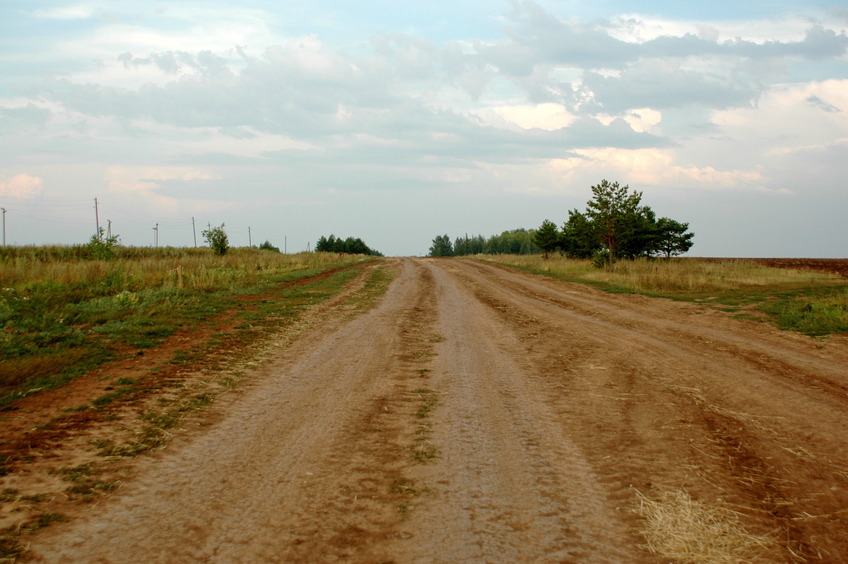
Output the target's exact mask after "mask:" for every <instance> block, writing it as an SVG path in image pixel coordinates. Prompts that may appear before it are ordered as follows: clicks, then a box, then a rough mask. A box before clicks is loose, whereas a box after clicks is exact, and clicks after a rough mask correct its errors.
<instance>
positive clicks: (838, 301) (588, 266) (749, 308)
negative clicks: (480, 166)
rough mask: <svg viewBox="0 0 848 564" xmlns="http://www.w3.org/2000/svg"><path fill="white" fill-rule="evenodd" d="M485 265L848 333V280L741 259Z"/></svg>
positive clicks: (804, 328) (538, 260)
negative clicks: (600, 266) (601, 265)
mask: <svg viewBox="0 0 848 564" xmlns="http://www.w3.org/2000/svg"><path fill="white" fill-rule="evenodd" d="M482 260H485V261H489V262H495V263H498V264H503V265H507V266H511V267H513V268H517V269H520V270H524V271H527V272H532V273H535V274H541V275H544V276H549V277H552V278H556V279H559V280H564V281H568V282H577V283H581V284H587V285H591V286H594V287H596V288H598V289H600V290H604V291H607V292H627V293H638V294H643V295H647V296H652V297H664V298H672V299H676V300H682V301H691V302H696V303H699V304H702V305H705V306H709V307H713V308H717V309H721V310H723V311H727V312H729V313H733V314H735V315H737V316H738V317H741V318H746V319H754V320H757V321H763V320H764V319H765V320H768V321H770V322H771V323H773V324H774V325H776V326H778V327H780V328H781V329H784V330H789V331H797V332H800V333H804V334H807V335H811V336H824V335H831V334H844V333H848V282H846V281H845V279H843V278H840V277H839V276H838V275H835V274H834V275H831V274H825V273H820V272H809V271H804V270H793V269H785V268H774V267H767V266H763V265H761V264H757V263H755V262H749V261H740V260H733V261H717V260H709V261H706V260H698V259H672V260H662V259H658V260H636V261H619V262H618V263H616V265H615V267H614V268H612V269H598V268H595V267H594V266H593V265H592V263H591V261H588V260H585V261H584V260H573V259H566V258H561V257H559V258H556V257H555V258H550V259H547V260H545V259H543V258H542V257H541V256H538V255H535V256H534V255H531V256H518V255H497V256H488V257H483V259H482Z"/></svg>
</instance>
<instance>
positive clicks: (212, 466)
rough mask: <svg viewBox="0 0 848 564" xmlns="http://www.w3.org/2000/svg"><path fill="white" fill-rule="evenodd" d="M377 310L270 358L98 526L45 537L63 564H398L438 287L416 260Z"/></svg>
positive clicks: (95, 516)
mask: <svg viewBox="0 0 848 564" xmlns="http://www.w3.org/2000/svg"><path fill="white" fill-rule="evenodd" d="M400 270H401V272H400V274H399V276H398V278H397V279H396V281H395V282H394V283H393V285H392V287H391V289H390V291H389V294H388V295H387V296H386V298H385V299H384V301H383V302H382V303H381V305H380V306H378V308H376V309H375V310H373V311H371V312H369V313H367V314H365V315H363V316H362V317H360V318H358V319H355V320H354V321H352V322H350V323H348V324H346V325H344V326H342V327H341V328H340V329H339V330H338V331H336V332H334V333H332V334H329V335H320V334H312V335H311V336H310V337H311V338H312V339H314V341H313V340H310V339H309V338H307V339H303V340H301V341H299V342H298V343H296V344H295V345H294V346H292V347H291V348H290V349H289V350H285V351H283V352H281V353H280V354H279V356H278V357H276V358H271V359H269V360H268V361H267V362H266V364H264V366H263V367H262V368H260V369H259V371H260V372H259V373H258V374H256V375H254V376H253V379H254V381H255V382H256V383H255V384H252V385H251V387H250V389H248V390H246V391H245V392H243V394H242V397H240V398H239V399H238V401H237V402H235V401H234V402H232V403H231V405H230V406H229V409H228V412H227V413H226V416H225V417H224V418H223V419H222V420H221V421H220V422H219V423H218V424H216V425H214V426H213V427H212V428H211V429H210V430H209V431H208V432H207V433H205V434H203V435H202V436H199V437H196V438H194V439H193V440H190V441H186V444H182V445H175V446H174V448H173V449H171V450H169V451H166V452H165V453H163V454H162V455H161V456H160V459H159V460H157V461H155V462H153V463H152V464H150V466H149V467H148V468H147V469H146V470H145V471H144V472H143V473H142V475H141V476H140V478H139V479H138V480H137V481H136V482H135V483H133V484H132V485H130V486H127V487H126V488H125V489H124V491H122V492H121V493H120V495H115V496H113V497H112V498H111V499H109V500H107V501H106V502H104V503H103V504H102V506H101V507H98V508H96V512H95V511H92V513H91V515H90V516H88V518H85V519H81V520H79V521H78V522H75V523H73V524H71V525H69V526H67V527H62V526H59V527H57V528H56V531H55V532H50V533H47V534H45V535H44V536H43V537H39V538H38V539H37V543H36V544H34V545H33V554H34V556H35V558H37V559H40V560H43V561H50V562H83V561H85V562H138V561H141V560H143V561H146V562H276V561H286V562H288V561H304V562H307V561H310V562H319V561H336V560H348V559H351V558H355V559H356V560H358V561H386V560H389V557H388V556H387V555H386V554H385V552H384V548H383V547H382V545H383V543H384V541H385V540H386V539H387V538H389V537H391V536H392V535H396V534H399V533H398V530H397V526H398V524H399V523H400V522H401V521H402V520H403V519H404V515H405V513H404V510H406V509H408V506H409V505H410V503H411V502H410V499H409V498H410V493H409V492H411V491H415V490H414V484H412V482H411V481H410V480H409V478H407V477H406V476H405V475H404V473H405V471H406V468H407V467H410V466H413V465H414V464H415V463H414V461H413V459H412V456H411V449H412V445H413V443H414V433H415V430H416V425H415V418H414V412H415V409H416V408H417V405H418V403H419V396H418V395H417V394H415V393H414V390H416V389H418V388H419V387H421V385H422V380H424V379H426V375H427V372H426V368H423V367H425V366H426V363H427V362H429V360H430V355H429V354H428V349H430V348H432V344H431V343H430V342H429V340H428V339H427V336H428V335H429V332H428V331H429V327H428V322H430V321H432V319H433V315H432V313H431V312H432V311H433V309H432V305H431V304H430V303H429V299H430V296H431V295H432V292H430V291H428V287H429V285H430V284H431V283H432V282H431V281H430V279H429V278H428V276H426V273H425V275H422V274H421V272H420V267H418V266H416V265H414V264H412V263H411V262H409V261H405V262H404V263H403V264H402V266H401V267H400Z"/></svg>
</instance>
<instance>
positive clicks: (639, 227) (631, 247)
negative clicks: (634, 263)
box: [616, 206, 658, 260]
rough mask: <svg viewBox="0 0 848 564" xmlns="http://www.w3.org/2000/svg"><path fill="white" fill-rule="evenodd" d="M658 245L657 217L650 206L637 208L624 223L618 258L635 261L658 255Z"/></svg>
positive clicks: (627, 216) (626, 216)
mask: <svg viewBox="0 0 848 564" xmlns="http://www.w3.org/2000/svg"><path fill="white" fill-rule="evenodd" d="M657 244H658V231H657V216H656V214H655V213H654V211H653V210H652V209H651V208H650V207H648V206H636V207H635V208H634V209H631V210H629V211H628V213H627V214H626V215H625V216H624V219H623V221H622V229H621V233H620V237H619V240H618V245H617V250H616V257H617V258H626V259H631V260H632V259H635V258H637V257H650V256H653V255H654V254H656V252H657Z"/></svg>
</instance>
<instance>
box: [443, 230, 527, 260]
mask: <svg viewBox="0 0 848 564" xmlns="http://www.w3.org/2000/svg"><path fill="white" fill-rule="evenodd" d="M535 234H536V231H535V230H534V229H512V230H510V231H504V232H503V233H501V234H500V235H492V236H491V237H488V238H486V237H483V236H482V235H472V236H471V237H469V236H468V235H467V234H466V235H465V236H462V237H457V238H456V239H455V240H454V241H451V238H450V237H449V236H448V235H437V236H436V237H435V238H434V239H433V244H432V245H431V246H430V254H429V256H431V257H453V256H467V255H536V254H539V253H540V252H542V251H541V249H539V247H537V246H536V244H535V243H534V242H533V238H534V236H535Z"/></svg>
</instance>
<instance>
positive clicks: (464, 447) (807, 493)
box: [25, 259, 848, 563]
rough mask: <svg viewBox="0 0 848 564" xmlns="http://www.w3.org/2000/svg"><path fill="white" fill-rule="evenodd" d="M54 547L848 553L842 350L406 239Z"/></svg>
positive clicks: (483, 556) (666, 555) (88, 553)
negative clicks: (367, 288)
mask: <svg viewBox="0 0 848 564" xmlns="http://www.w3.org/2000/svg"><path fill="white" fill-rule="evenodd" d="M395 268H396V269H397V278H396V279H395V281H394V282H393V283H392V285H391V286H390V288H389V290H388V293H387V294H386V295H385V296H384V298H383V299H382V300H381V302H380V304H379V305H378V306H377V307H376V308H374V309H372V310H371V311H369V312H368V313H365V314H363V315H360V316H358V317H356V318H354V319H351V320H344V321H343V320H338V319H336V320H335V321H334V320H333V315H332V312H329V313H327V319H326V323H323V324H318V325H316V327H315V328H314V329H312V330H310V331H309V332H306V333H304V334H303V335H301V336H300V338H298V339H297V340H295V341H294V342H293V343H290V344H286V346H284V347H280V348H279V349H278V350H276V352H274V354H271V355H269V356H267V357H266V358H264V360H263V361H262V362H261V363H258V364H257V365H256V366H253V367H251V368H249V371H250V379H249V380H248V381H249V384H246V385H244V386H242V387H241V388H238V390H239V391H237V392H234V393H230V394H227V395H225V396H223V397H222V399H221V401H217V402H215V404H213V405H212V406H211V407H210V408H209V415H208V417H207V418H206V419H205V420H204V423H205V425H204V426H203V427H202V428H198V429H195V430H187V431H184V432H182V433H178V434H177V437H176V438H175V439H174V440H173V441H172V443H171V444H170V445H169V447H168V448H167V449H165V450H162V451H160V452H159V453H158V454H157V455H156V456H153V457H140V458H138V459H137V460H136V462H135V464H136V465H137V473H136V474H135V478H134V479H132V480H130V481H128V482H127V483H126V484H124V485H123V486H122V487H120V488H119V489H118V490H116V491H115V492H113V493H112V494H111V495H109V496H106V497H104V498H102V499H101V500H100V501H99V502H98V503H96V504H94V505H88V506H85V510H84V511H81V512H80V513H79V514H78V515H73V516H72V517H73V518H72V519H71V520H69V521H68V522H66V523H59V524H56V525H52V526H50V527H48V528H46V529H45V530H43V531H42V532H40V533H39V534H37V535H33V536H32V538H31V546H30V552H29V553H28V554H27V555H26V556H25V558H27V559H32V560H36V561H43V562H221V563H225V562H226V563H230V562H335V561H351V562H668V561H676V562H687V561H698V562H710V561H714V562H720V561H761V562H810V561H826V562H848V347H846V346H845V343H844V341H839V340H832V341H821V340H814V339H812V338H808V337H804V336H800V335H797V334H791V333H781V332H779V331H777V330H776V329H772V328H770V327H768V326H765V325H763V324H757V323H753V322H746V321H739V320H734V319H730V318H729V317H727V316H726V315H725V314H723V313H721V312H718V311H713V310H708V309H704V308H701V307H699V306H697V305H693V304H681V303H677V302H672V301H667V300H659V299H649V298H645V297H640V296H632V295H611V294H604V293H601V292H598V291H595V290H593V289H591V288H587V287H585V286H580V285H573V284H568V283H563V282H557V281H553V280H550V279H545V278H541V277H536V276H531V275H528V274H523V273H518V272H516V271H513V270H509V269H506V268H501V267H497V266H492V265H486V264H481V263H478V262H474V261H465V260H434V259H401V260H397V261H396V263H395Z"/></svg>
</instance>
